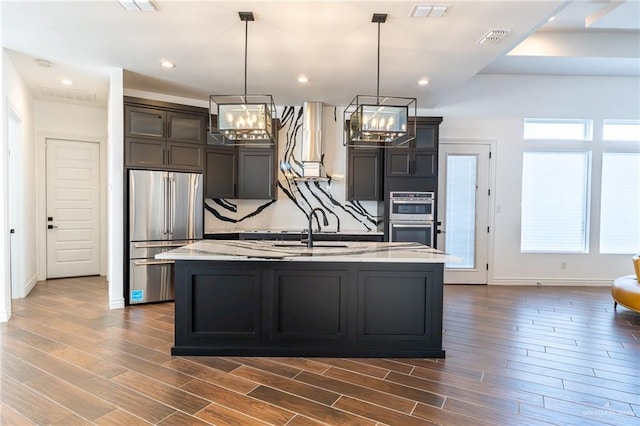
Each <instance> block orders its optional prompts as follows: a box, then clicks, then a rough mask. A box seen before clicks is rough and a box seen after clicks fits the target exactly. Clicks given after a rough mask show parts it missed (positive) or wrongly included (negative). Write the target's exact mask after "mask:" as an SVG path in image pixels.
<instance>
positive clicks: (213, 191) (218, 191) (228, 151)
mask: <svg viewBox="0 0 640 426" xmlns="http://www.w3.org/2000/svg"><path fill="white" fill-rule="evenodd" d="M237 156H238V151H237V150H236V149H234V148H207V150H206V154H205V169H204V176H205V183H204V197H205V198H236V187H237V185H236V176H237V170H236V165H237V163H238V159H237Z"/></svg>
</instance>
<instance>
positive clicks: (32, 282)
mask: <svg viewBox="0 0 640 426" xmlns="http://www.w3.org/2000/svg"><path fill="white" fill-rule="evenodd" d="M37 283H38V274H35V275H34V276H33V277H31V279H30V280H29V282H28V283H27V285H26V286H25V287H24V297H27V296H28V295H29V293H31V290H33V288H34V287H35V286H36V284H37Z"/></svg>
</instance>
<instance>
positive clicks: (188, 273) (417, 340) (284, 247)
mask: <svg viewBox="0 0 640 426" xmlns="http://www.w3.org/2000/svg"><path fill="white" fill-rule="evenodd" d="M157 257H158V258H161V259H173V260H175V274H176V275H175V278H176V295H175V309H176V312H175V346H174V347H173V348H172V351H171V353H172V355H216V356H217V355H219V356H226V355H229V356H231V355H237V356H305V357H308V356H331V357H434V358H441V357H444V351H443V349H442V300H443V299H442V274H443V262H445V261H446V260H447V258H448V257H447V256H446V255H443V254H441V253H439V252H436V251H434V250H432V249H430V248H428V247H426V246H422V245H420V244H417V243H369V242H364V243H345V244H340V243H317V246H316V247H314V248H310V249H309V248H307V247H300V246H299V245H298V246H294V245H292V244H280V243H278V242H273V241H201V242H198V243H195V244H191V245H188V246H185V247H183V248H180V249H176V250H173V251H171V252H167V253H163V254H162V255H158V256H157Z"/></svg>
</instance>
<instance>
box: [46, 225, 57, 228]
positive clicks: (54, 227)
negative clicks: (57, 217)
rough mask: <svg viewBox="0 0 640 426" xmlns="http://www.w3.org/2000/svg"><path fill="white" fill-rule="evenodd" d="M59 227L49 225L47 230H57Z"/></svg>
mask: <svg viewBox="0 0 640 426" xmlns="http://www.w3.org/2000/svg"><path fill="white" fill-rule="evenodd" d="M56 228H57V226H56V225H47V229H56Z"/></svg>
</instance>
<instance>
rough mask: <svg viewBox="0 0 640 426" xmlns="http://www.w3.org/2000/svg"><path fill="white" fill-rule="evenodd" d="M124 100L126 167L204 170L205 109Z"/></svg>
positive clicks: (142, 100)
mask: <svg viewBox="0 0 640 426" xmlns="http://www.w3.org/2000/svg"><path fill="white" fill-rule="evenodd" d="M124 101H125V105H124V113H125V116H124V128H125V156H124V157H125V165H126V166H127V167H140V168H153V169H166V170H185V171H202V170H203V169H204V162H205V159H204V143H205V139H206V129H207V127H206V125H207V123H206V121H207V110H206V109H204V108H198V107H190V106H185V105H177V104H169V103H165V102H159V101H153V100H147V99H139V98H130V97H125V99H124Z"/></svg>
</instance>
